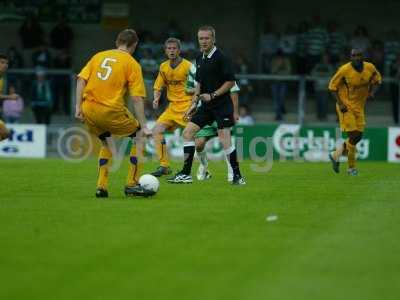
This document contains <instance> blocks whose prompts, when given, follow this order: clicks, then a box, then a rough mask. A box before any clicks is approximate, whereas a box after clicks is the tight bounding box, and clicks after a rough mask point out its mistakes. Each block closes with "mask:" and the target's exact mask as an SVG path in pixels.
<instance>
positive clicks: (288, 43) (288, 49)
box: [279, 25, 297, 59]
mask: <svg viewBox="0 0 400 300" xmlns="http://www.w3.org/2000/svg"><path fill="white" fill-rule="evenodd" d="M279 47H280V49H282V52H283V53H284V54H285V55H286V56H287V57H290V58H291V59H293V57H294V55H295V53H296V49H297V34H296V30H295V28H294V27H293V26H292V25H288V26H287V27H286V29H285V32H284V34H283V35H282V36H281V38H280V40H279Z"/></svg>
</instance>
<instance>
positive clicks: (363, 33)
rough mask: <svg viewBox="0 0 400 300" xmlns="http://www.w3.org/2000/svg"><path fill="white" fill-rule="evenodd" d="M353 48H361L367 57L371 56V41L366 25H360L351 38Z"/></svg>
mask: <svg viewBox="0 0 400 300" xmlns="http://www.w3.org/2000/svg"><path fill="white" fill-rule="evenodd" d="M350 48H351V49H360V50H362V52H363V53H364V57H365V58H369V50H370V48H371V42H370V40H369V37H368V31H367V29H366V28H365V27H364V26H358V27H357V28H356V29H355V30H354V33H353V36H352V38H351V39H350Z"/></svg>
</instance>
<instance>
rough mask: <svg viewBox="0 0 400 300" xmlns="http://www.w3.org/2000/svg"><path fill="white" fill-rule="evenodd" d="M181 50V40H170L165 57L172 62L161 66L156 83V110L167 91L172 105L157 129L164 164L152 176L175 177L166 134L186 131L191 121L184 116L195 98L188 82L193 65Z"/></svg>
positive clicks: (159, 119) (162, 115)
mask: <svg viewBox="0 0 400 300" xmlns="http://www.w3.org/2000/svg"><path fill="white" fill-rule="evenodd" d="M180 49H181V42H180V40H178V39H176V38H169V39H167V40H166V41H165V54H166V56H167V57H168V60H167V61H165V62H163V63H162V64H161V65H160V70H159V72H158V76H157V79H156V81H155V83H154V101H153V108H154V109H157V108H158V106H159V103H160V97H161V92H162V89H163V88H166V89H167V99H168V101H169V104H168V107H167V109H166V110H165V111H164V112H163V113H162V114H161V116H160V117H159V118H158V119H157V122H156V125H155V126H154V128H153V138H154V143H155V148H156V152H157V156H158V159H159V161H160V166H159V167H158V168H157V170H156V171H155V172H153V173H152V175H154V176H156V177H160V176H162V175H167V174H171V169H170V167H169V161H168V152H167V145H166V142H165V138H164V132H165V131H167V130H168V131H173V130H175V129H176V128H177V127H180V128H184V127H186V124H187V121H186V120H184V115H185V112H186V111H187V110H188V109H189V107H190V105H191V100H192V96H191V95H188V94H186V93H185V81H186V78H187V76H188V74H189V70H190V67H191V66H192V63H191V62H190V61H188V60H186V59H184V58H182V57H181V56H180Z"/></svg>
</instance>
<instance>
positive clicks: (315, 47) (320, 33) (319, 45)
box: [307, 16, 329, 73]
mask: <svg viewBox="0 0 400 300" xmlns="http://www.w3.org/2000/svg"><path fill="white" fill-rule="evenodd" d="M328 43H329V36H328V32H327V30H326V28H325V27H324V26H323V24H322V22H321V18H320V16H314V17H313V25H312V27H311V29H310V30H309V31H308V34H307V73H308V72H309V71H311V70H312V68H313V67H314V66H315V65H316V64H317V63H318V62H319V60H320V58H321V56H322V55H323V54H324V53H325V52H326V51H327V49H328Z"/></svg>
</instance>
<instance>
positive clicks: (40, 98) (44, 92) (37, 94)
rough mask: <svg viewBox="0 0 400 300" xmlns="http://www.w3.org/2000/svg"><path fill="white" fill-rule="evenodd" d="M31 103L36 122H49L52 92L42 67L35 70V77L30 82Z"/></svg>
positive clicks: (47, 123)
mask: <svg viewBox="0 0 400 300" xmlns="http://www.w3.org/2000/svg"><path fill="white" fill-rule="evenodd" d="M31 105H32V110H33V113H34V114H35V119H36V123H38V124H46V125H49V124H50V120H51V110H52V106H53V93H52V90H51V84H50V81H49V80H48V79H47V78H46V73H45V72H44V70H42V69H38V70H37V71H36V79H35V80H34V81H33V83H32V96H31Z"/></svg>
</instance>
